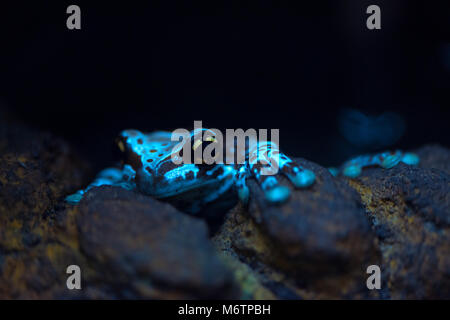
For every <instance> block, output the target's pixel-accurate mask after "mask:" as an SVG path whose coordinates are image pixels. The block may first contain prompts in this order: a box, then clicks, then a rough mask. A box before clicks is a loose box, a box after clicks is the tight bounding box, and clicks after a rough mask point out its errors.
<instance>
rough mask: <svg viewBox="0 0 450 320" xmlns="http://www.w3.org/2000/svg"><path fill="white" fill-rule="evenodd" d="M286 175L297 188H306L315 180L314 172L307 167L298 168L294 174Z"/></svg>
mask: <svg viewBox="0 0 450 320" xmlns="http://www.w3.org/2000/svg"><path fill="white" fill-rule="evenodd" d="M288 177H289V178H290V180H291V181H292V183H293V184H294V186H296V187H297V188H307V187H309V186H311V185H312V184H313V183H314V181H316V175H315V173H314V172H312V171H311V170H307V169H303V170H300V171H299V172H297V173H296V174H295V175H289V176H288Z"/></svg>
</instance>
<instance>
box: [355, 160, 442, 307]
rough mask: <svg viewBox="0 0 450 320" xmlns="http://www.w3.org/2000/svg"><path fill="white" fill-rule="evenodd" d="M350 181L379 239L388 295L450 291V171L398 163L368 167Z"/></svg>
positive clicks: (414, 295) (434, 294)
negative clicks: (360, 175) (386, 168)
mask: <svg viewBox="0 0 450 320" xmlns="http://www.w3.org/2000/svg"><path fill="white" fill-rule="evenodd" d="M349 184H350V185H351V186H353V187H354V188H355V190H357V191H358V192H359V193H360V194H361V198H362V201H363V203H364V204H365V206H366V208H367V211H368V212H369V214H370V221H371V223H372V226H373V228H374V230H375V232H376V233H377V235H378V238H379V239H380V250H381V252H382V255H383V265H382V270H384V276H385V280H386V281H387V286H388V288H389V292H390V296H391V297H392V298H395V299H403V298H449V297H450V233H449V231H450V230H449V224H450V194H449V190H450V176H449V175H448V174H447V173H445V172H444V171H440V170H437V169H425V168H415V167H410V166H406V165H404V164H400V165H398V166H396V167H395V168H392V169H390V170H383V169H368V170H366V171H365V172H364V173H363V176H362V177H361V178H359V179H353V180H349Z"/></svg>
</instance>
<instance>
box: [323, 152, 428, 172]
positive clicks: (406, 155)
mask: <svg viewBox="0 0 450 320" xmlns="http://www.w3.org/2000/svg"><path fill="white" fill-rule="evenodd" d="M419 161H420V159H419V157H418V156H417V155H416V154H414V153H411V152H402V151H399V150H397V151H395V152H382V153H377V154H375V155H364V156H359V157H356V158H353V159H351V160H349V161H347V162H346V163H344V165H343V166H342V174H343V175H344V176H346V177H349V178H356V177H358V176H359V175H360V174H361V172H362V170H363V169H364V168H367V167H374V166H378V167H381V168H384V169H390V168H393V167H395V166H396V165H397V164H398V163H400V162H403V163H405V164H407V165H412V166H415V165H418V164H419ZM329 170H330V172H332V174H333V172H334V173H335V174H333V175H336V171H334V170H333V171H332V169H329Z"/></svg>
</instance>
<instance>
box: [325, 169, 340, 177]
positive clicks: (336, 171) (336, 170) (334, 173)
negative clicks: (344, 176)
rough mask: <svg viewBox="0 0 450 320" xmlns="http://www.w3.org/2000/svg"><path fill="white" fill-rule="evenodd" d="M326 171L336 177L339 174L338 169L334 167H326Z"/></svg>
mask: <svg viewBox="0 0 450 320" xmlns="http://www.w3.org/2000/svg"><path fill="white" fill-rule="evenodd" d="M328 171H329V172H330V173H331V175H332V176H333V177H337V176H338V174H339V169H338V168H335V167H330V168H328Z"/></svg>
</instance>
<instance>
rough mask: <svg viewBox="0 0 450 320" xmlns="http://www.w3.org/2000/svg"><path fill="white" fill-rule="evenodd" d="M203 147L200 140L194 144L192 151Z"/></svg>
mask: <svg viewBox="0 0 450 320" xmlns="http://www.w3.org/2000/svg"><path fill="white" fill-rule="evenodd" d="M201 145H202V140H200V139H198V140H195V142H194V144H193V145H192V150H194V151H195V150H196V149H197V148H198V147H200V146H201Z"/></svg>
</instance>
